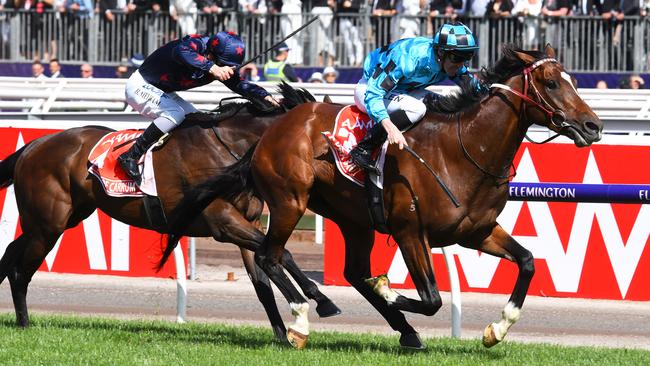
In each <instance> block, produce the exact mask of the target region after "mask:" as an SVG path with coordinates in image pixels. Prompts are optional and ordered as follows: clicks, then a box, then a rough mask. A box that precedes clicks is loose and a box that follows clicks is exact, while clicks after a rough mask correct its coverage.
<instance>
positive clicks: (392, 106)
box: [354, 79, 431, 123]
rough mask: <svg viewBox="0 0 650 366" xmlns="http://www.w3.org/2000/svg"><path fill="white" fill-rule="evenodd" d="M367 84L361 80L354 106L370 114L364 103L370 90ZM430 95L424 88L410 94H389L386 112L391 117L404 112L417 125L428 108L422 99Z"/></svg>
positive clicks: (364, 80)
mask: <svg viewBox="0 0 650 366" xmlns="http://www.w3.org/2000/svg"><path fill="white" fill-rule="evenodd" d="M367 82H368V81H367V80H366V79H361V80H359V83H357V86H356V87H355V88H354V104H355V105H356V106H357V107H358V108H359V109H361V110H362V111H363V112H364V113H368V111H367V110H366V106H365V103H364V99H365V96H366V89H367V88H368V85H367ZM429 93H431V92H430V91H428V90H426V89H424V88H422V89H416V90H413V91H411V92H409V94H400V93H397V92H389V93H387V94H386V95H385V96H384V105H385V106H386V111H387V112H388V114H389V115H390V114H391V113H393V112H397V111H400V110H401V111H404V112H405V113H406V116H407V117H408V119H409V121H411V123H415V122H417V121H419V120H420V119H421V118H422V117H424V114H425V113H426V112H427V107H426V105H424V102H422V99H424V97H425V96H426V95H427V94H429ZM377 122H380V121H377Z"/></svg>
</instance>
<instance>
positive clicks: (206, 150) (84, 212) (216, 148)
mask: <svg viewBox="0 0 650 366" xmlns="http://www.w3.org/2000/svg"><path fill="white" fill-rule="evenodd" d="M249 105H250V103H248V104H246V105H243V106H242V105H241V104H239V105H237V106H234V105H230V107H232V108H226V109H225V110H223V111H222V113H225V114H226V115H233V114H234V117H232V118H230V119H228V120H225V121H221V122H219V123H218V127H214V121H211V117H206V116H208V115H206V114H194V115H191V116H188V120H187V121H185V123H184V124H183V125H182V126H181V127H180V128H178V129H176V130H175V131H174V133H173V135H172V136H171V137H170V138H169V140H168V141H167V143H166V144H165V145H164V146H163V147H162V148H161V149H159V150H157V151H154V156H153V161H154V169H155V172H156V180H157V185H158V187H157V191H158V193H159V197H160V199H161V201H162V203H163V206H164V207H165V210H166V214H167V215H169V214H170V212H171V208H173V207H174V206H175V205H176V203H177V202H178V201H180V199H181V197H182V196H183V194H184V190H186V189H187V188H188V187H190V186H192V185H195V184H198V183H199V182H202V181H204V180H206V179H207V178H208V177H211V176H213V175H214V174H216V173H217V172H218V171H219V169H220V168H223V167H225V166H227V165H230V164H233V163H234V162H235V161H237V159H236V158H238V157H239V156H241V155H244V154H245V152H246V151H247V150H248V149H249V148H250V146H251V145H252V144H253V143H255V142H256V141H257V140H258V139H259V137H260V136H261V135H262V132H264V131H265V130H266V129H267V128H268V126H269V125H271V123H272V122H273V121H275V120H276V119H277V118H276V116H274V115H273V114H270V115H260V113H257V112H255V109H254V108H252V107H249ZM233 106H234V107H233ZM283 112H284V111H278V112H276V113H283ZM241 121H245V123H241ZM109 131H111V130H110V129H108V128H104V127H96V126H88V127H80V128H72V129H69V130H65V131H62V132H60V133H56V134H52V135H48V136H44V137H42V138H39V139H37V140H34V141H32V142H30V143H29V144H28V145H26V146H24V147H23V148H22V149H20V150H19V151H17V152H15V153H14V154H12V155H10V156H9V157H7V158H6V159H5V160H3V161H2V162H0V185H1V186H2V187H7V186H9V185H10V184H12V183H13V184H14V190H15V194H16V201H17V205H18V210H19V214H20V225H21V228H22V235H20V236H19V237H18V238H17V239H16V240H15V241H13V242H12V243H10V244H9V246H8V247H7V250H6V252H5V254H4V256H3V257H2V259H0V282H2V281H3V280H4V279H5V278H6V277H7V278H9V283H10V286H11V294H12V297H13V302H14V307H15V311H16V321H17V324H18V325H19V326H23V327H25V326H27V325H28V324H29V316H28V312H27V303H26V294H27V287H28V285H29V282H30V281H31V278H32V276H33V275H34V273H35V271H36V270H37V269H38V267H39V266H40V265H41V263H42V262H43V259H44V258H45V256H46V255H47V254H48V253H49V252H50V250H51V249H52V248H53V246H54V244H55V243H56V241H57V239H58V238H59V236H60V235H61V234H62V233H63V231H64V230H66V229H68V228H71V227H74V226H76V225H77V224H79V223H80V222H81V221H82V220H83V219H85V218H86V217H88V216H89V215H90V214H91V213H92V212H93V211H95V209H97V208H99V209H101V210H102V211H104V212H105V213H107V214H108V215H110V216H111V217H113V218H115V219H117V220H120V221H122V222H124V223H126V224H129V225H132V226H137V227H141V228H145V229H151V227H150V224H149V223H148V220H147V219H146V216H145V212H144V206H143V199H142V198H132V197H126V198H122V197H119V198H116V197H109V196H107V195H106V194H105V192H104V190H103V188H102V186H101V184H100V183H99V181H98V180H97V178H95V177H92V176H91V175H89V173H88V170H87V169H88V154H89V152H90V150H91V149H92V148H93V146H95V143H96V142H97V141H98V140H99V139H100V138H101V137H102V136H103V135H105V134H106V133H108V132H109ZM262 207H263V203H262V201H261V200H260V199H259V198H258V197H256V196H255V195H248V196H242V197H240V199H239V200H237V201H233V202H232V203H231V202H227V201H224V200H216V201H214V202H212V203H211V204H210V205H209V206H208V207H207V208H206V209H205V210H204V211H203V213H202V215H201V217H200V218H199V219H198V220H196V221H195V222H194V224H193V225H192V226H191V227H188V228H187V230H185V231H183V232H182V234H183V235H188V236H194V237H213V238H214V239H216V240H218V241H222V242H229V243H233V244H236V245H238V246H239V247H240V248H241V253H242V258H243V260H244V264H245V267H246V270H247V271H248V274H249V277H250V278H251V281H252V282H253V284H254V287H255V291H256V292H257V295H258V298H259V299H260V301H261V302H262V304H263V306H264V308H265V310H266V312H267V315H268V317H269V320H270V321H271V325H272V327H273V331H274V333H275V335H276V336H277V337H278V338H279V339H281V340H283V341H284V342H286V336H285V333H286V328H285V326H284V324H283V321H282V318H281V316H280V314H279V312H278V309H277V306H276V303H275V298H274V296H273V290H272V288H271V286H270V282H269V280H268V277H267V276H266V275H265V274H264V272H263V271H261V270H260V269H259V267H256V265H255V262H254V259H253V252H254V251H255V250H256V249H258V247H259V246H260V245H261V243H262V242H263V238H264V234H263V233H262V232H260V231H259V230H258V229H257V226H256V225H255V224H256V220H257V219H258V218H259V216H260V214H261V212H262ZM163 231H164V230H163ZM282 262H283V265H284V266H285V268H286V269H287V270H288V272H289V273H290V274H291V275H292V276H293V277H294V278H295V280H296V281H297V283H299V285H300V287H301V288H302V289H303V291H304V293H305V294H306V295H307V296H308V297H309V298H311V299H314V300H316V302H317V303H318V307H317V311H318V313H319V314H320V316H331V315H336V314H338V313H340V310H339V309H338V308H337V307H336V306H335V305H334V304H333V303H332V302H331V301H330V300H329V299H328V298H327V297H326V296H325V295H323V294H322V293H321V292H320V291H319V290H318V288H317V286H316V285H315V284H314V283H313V282H312V281H311V280H309V279H308V278H307V277H306V276H305V275H304V274H303V273H302V271H301V270H300V269H299V268H298V266H297V265H296V263H295V262H294V261H293V259H292V257H291V255H290V254H289V253H288V252H286V253H284V254H283V260H282Z"/></svg>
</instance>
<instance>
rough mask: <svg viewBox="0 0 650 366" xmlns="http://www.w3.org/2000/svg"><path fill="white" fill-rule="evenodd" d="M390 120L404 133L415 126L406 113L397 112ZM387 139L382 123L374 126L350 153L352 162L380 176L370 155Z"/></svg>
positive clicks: (391, 114) (391, 115)
mask: <svg viewBox="0 0 650 366" xmlns="http://www.w3.org/2000/svg"><path fill="white" fill-rule="evenodd" d="M390 120H391V121H392V122H393V124H394V125H395V127H397V128H398V129H399V130H400V131H402V132H404V131H406V130H408V129H409V128H411V126H412V125H413V124H412V123H411V121H410V120H409V118H408V116H407V115H406V112H404V111H395V112H393V113H390ZM387 137H388V133H386V130H385V129H384V126H382V125H381V123H378V124H376V125H374V126H372V128H371V129H370V131H368V134H367V135H366V136H364V138H363V139H362V140H361V142H359V144H358V145H357V146H356V147H355V148H354V149H352V151H350V158H351V159H352V162H353V163H354V164H355V165H356V166H358V167H360V168H363V169H364V170H365V171H366V172H368V173H374V174H375V175H380V172H379V169H377V167H375V162H374V161H373V160H372V156H371V155H370V154H371V153H372V151H373V150H374V149H375V148H377V147H379V146H380V145H381V144H383V143H384V141H386V138H387Z"/></svg>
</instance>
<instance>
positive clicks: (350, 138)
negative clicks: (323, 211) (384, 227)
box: [323, 105, 386, 186]
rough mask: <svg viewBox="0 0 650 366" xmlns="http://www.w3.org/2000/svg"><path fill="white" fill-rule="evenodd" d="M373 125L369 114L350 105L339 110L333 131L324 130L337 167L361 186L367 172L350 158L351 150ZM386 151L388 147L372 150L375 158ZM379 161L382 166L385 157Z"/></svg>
mask: <svg viewBox="0 0 650 366" xmlns="http://www.w3.org/2000/svg"><path fill="white" fill-rule="evenodd" d="M372 126H373V122H372V120H371V119H370V117H368V115H367V114H365V113H363V112H362V111H361V110H359V108H357V107H356V106H354V105H349V106H346V107H344V108H343V109H341V110H340V111H339V113H338V115H337V116H336V121H335V124H334V130H333V131H332V132H329V131H325V132H323V135H324V136H325V138H326V139H327V142H328V143H329V145H330V148H331V149H332V152H333V153H334V160H335V161H336V167H337V168H338V169H339V171H340V172H341V174H343V176H344V177H346V178H348V179H350V180H351V181H353V182H355V183H357V184H358V185H360V186H363V185H364V179H365V176H366V174H365V171H364V170H363V169H361V168H359V167H358V166H356V165H354V163H353V162H352V160H351V159H350V151H351V150H352V149H353V148H354V147H355V146H357V144H358V142H359V141H361V139H362V138H363V137H364V136H365V135H366V133H368V130H370V128H372ZM384 145H385V144H384ZM385 151H386V149H385V148H383V147H379V148H377V149H375V151H373V152H372V157H373V159H377V157H380V154H381V155H382V156H383V153H384V152H385ZM379 163H380V164H378V166H379V167H381V166H382V163H383V159H380V161H379Z"/></svg>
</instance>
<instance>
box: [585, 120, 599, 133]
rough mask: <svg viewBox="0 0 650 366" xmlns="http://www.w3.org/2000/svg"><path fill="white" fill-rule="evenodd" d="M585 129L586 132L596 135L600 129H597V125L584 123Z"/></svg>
mask: <svg viewBox="0 0 650 366" xmlns="http://www.w3.org/2000/svg"><path fill="white" fill-rule="evenodd" d="M585 128H586V129H587V131H589V132H593V133H598V132H599V131H600V127H598V125H597V124H595V123H594V122H591V121H589V122H586V123H585Z"/></svg>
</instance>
